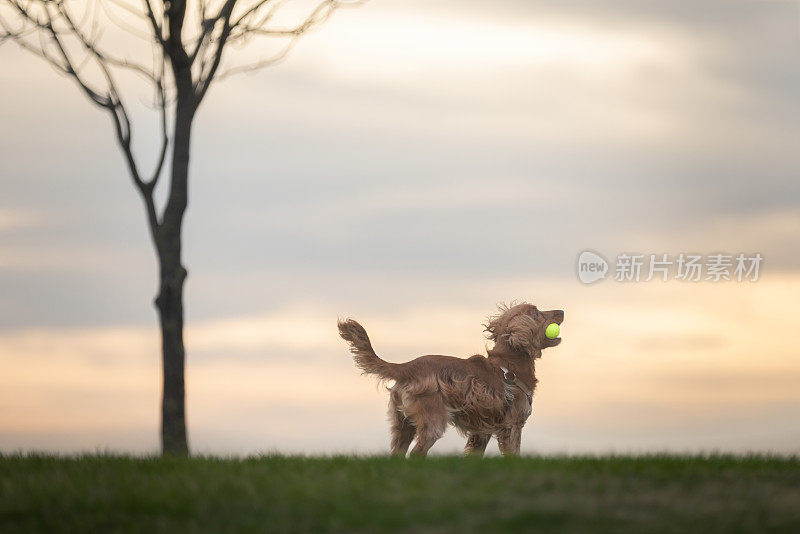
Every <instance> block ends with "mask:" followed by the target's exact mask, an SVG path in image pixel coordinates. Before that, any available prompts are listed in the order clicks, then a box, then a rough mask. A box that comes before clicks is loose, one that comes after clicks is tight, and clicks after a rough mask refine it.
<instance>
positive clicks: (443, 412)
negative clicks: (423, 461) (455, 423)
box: [411, 394, 450, 456]
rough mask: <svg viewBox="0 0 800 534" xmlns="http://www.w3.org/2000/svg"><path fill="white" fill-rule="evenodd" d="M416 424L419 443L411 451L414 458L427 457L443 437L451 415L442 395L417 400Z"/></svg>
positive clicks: (414, 416) (427, 396)
mask: <svg viewBox="0 0 800 534" xmlns="http://www.w3.org/2000/svg"><path fill="white" fill-rule="evenodd" d="M415 404H416V406H415V408H416V409H415V411H414V414H413V419H414V422H415V423H416V426H417V435H416V438H417V443H416V444H415V445H414V448H413V449H411V454H412V455H414V456H426V455H427V454H428V451H429V450H430V448H431V447H433V444H434V443H436V441H437V440H438V439H439V438H441V437H442V435H443V434H444V431H445V429H446V428H447V423H448V421H449V420H450V415H449V413H448V412H447V407H446V406H445V404H444V400H443V399H442V397H441V395H439V394H433V395H425V396H423V397H418V398H416V399H415Z"/></svg>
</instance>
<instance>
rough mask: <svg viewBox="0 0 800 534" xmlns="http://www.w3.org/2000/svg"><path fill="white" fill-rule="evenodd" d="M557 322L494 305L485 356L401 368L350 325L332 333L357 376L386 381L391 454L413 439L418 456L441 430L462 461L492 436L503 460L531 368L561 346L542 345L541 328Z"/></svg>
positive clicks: (529, 390)
mask: <svg viewBox="0 0 800 534" xmlns="http://www.w3.org/2000/svg"><path fill="white" fill-rule="evenodd" d="M563 320H564V312H563V311H562V310H550V311H540V310H539V309H537V308H536V306H534V305H532V304H527V303H522V304H517V305H515V306H510V307H509V306H501V307H500V309H499V313H497V314H496V315H494V316H492V317H490V318H489V321H488V323H487V324H486V325H484V326H485V331H486V332H487V333H488V338H489V339H490V340H492V341H493V342H494V346H493V347H492V348H491V349H490V350H488V351H487V355H486V356H482V355H480V354H476V355H474V356H471V357H469V358H455V357H453V356H434V355H429V356H421V357H419V358H416V359H414V360H411V361H409V362H405V363H390V362H387V361H385V360H382V359H381V358H379V357H378V355H377V354H375V351H374V350H373V349H372V344H371V343H370V340H369V336H367V331H366V330H364V327H362V326H361V325H360V324H358V323H357V322H356V321H354V320H352V319H347V320H345V321H339V334H340V335H341V336H342V338H344V340H345V341H347V342H348V343H349V344H350V351H351V352H352V353H353V359H354V360H355V363H356V366H358V367H359V368H360V369H361V370H362V371H363V372H364V373H367V374H373V375H377V376H378V377H380V378H381V379H382V380H387V381H388V380H391V381H393V382H394V384H393V385H392V386H391V387H390V388H389V420H390V422H391V433H392V444H391V449H392V454H398V455H405V454H406V451H408V448H409V446H410V445H411V442H412V441H414V440H415V439H416V443H415V445H414V448H413V449H412V451H411V454H415V455H421V456H424V455H426V454H427V453H428V450H430V448H431V447H432V446H433V444H434V443H435V442H436V440H438V439H439V438H440V437H442V435H443V434H444V431H445V429H446V428H447V425H448V424H452V425H453V426H455V427H456V429H457V430H458V431H459V432H460V433H462V434H463V435H465V436H466V437H467V445H466V447H465V452H466V453H467V454H483V452H484V450H485V449H486V445H487V443H489V439H490V438H491V437H492V436H495V437H496V438H497V441H498V444H499V446H500V451H501V452H502V453H503V454H519V447H520V437H521V435H522V427H523V426H524V425H525V422H526V421H527V419H528V417H529V416H530V414H531V402H532V398H533V391H534V389H535V388H536V373H535V363H534V362H535V360H536V359H537V358H540V357H541V356H542V350H544V349H546V348H548V347H554V346H556V345H558V344H559V343H560V342H561V338H556V339H548V338H547V337H546V336H545V329H546V328H547V325H548V324H550V323H558V324H561V322H562V321H563ZM503 368H505V369H506V370H508V374H505V372H504V371H503Z"/></svg>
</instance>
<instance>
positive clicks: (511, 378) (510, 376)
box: [500, 365, 517, 386]
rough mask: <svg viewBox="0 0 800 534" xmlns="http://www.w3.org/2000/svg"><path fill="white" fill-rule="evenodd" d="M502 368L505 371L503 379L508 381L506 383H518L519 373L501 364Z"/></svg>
mask: <svg viewBox="0 0 800 534" xmlns="http://www.w3.org/2000/svg"><path fill="white" fill-rule="evenodd" d="M500 370H501V371H503V380H505V381H506V384H509V385H512V386H513V385H515V384H516V383H517V375H515V374H514V371H509V370H508V369H506V368H505V367H503V366H502V365H501V366H500Z"/></svg>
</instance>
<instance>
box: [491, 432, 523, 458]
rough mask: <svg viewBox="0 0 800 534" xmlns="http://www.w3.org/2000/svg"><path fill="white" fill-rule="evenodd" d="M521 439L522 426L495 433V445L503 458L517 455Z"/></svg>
mask: <svg viewBox="0 0 800 534" xmlns="http://www.w3.org/2000/svg"><path fill="white" fill-rule="evenodd" d="M521 439H522V426H521V425H514V426H511V427H508V428H504V429H502V430H501V431H500V432H498V433H497V444H498V446H499V447H500V452H501V453H502V454H503V456H510V455H514V456H516V455H518V454H519V446H520V441H521Z"/></svg>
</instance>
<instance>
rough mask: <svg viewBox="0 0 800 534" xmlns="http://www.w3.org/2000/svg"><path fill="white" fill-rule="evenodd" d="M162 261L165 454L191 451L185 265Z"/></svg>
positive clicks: (159, 303)
mask: <svg viewBox="0 0 800 534" xmlns="http://www.w3.org/2000/svg"><path fill="white" fill-rule="evenodd" d="M159 261H160V263H161V290H160V292H159V295H158V297H157V298H156V307H157V308H158V314H159V319H160V320H161V349H162V354H163V360H162V362H163V369H164V391H163V397H162V399H161V450H162V452H163V453H164V454H173V455H180V456H185V455H187V454H189V444H188V441H187V439H186V408H185V401H186V389H185V381H184V363H185V356H186V353H185V350H184V346H183V282H184V280H185V279H186V269H184V268H183V266H181V265H180V263H178V264H177V267H176V266H175V265H174V264H172V262H168V261H167V262H165V260H164V258H159Z"/></svg>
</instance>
